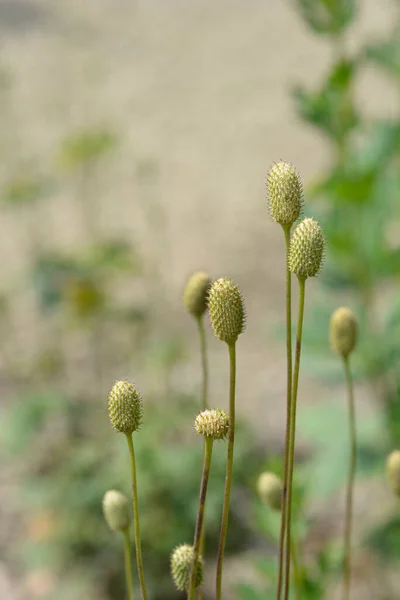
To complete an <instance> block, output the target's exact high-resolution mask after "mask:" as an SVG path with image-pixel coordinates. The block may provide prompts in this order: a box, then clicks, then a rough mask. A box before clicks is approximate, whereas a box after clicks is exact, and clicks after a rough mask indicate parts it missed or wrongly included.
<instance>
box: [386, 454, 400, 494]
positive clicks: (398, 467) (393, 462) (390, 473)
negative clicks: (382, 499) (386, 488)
mask: <svg viewBox="0 0 400 600" xmlns="http://www.w3.org/2000/svg"><path fill="white" fill-rule="evenodd" d="M386 475H387V478H388V481H389V485H390V487H391V488H392V491H393V493H394V495H395V496H397V497H398V498H400V450H394V451H393V452H391V453H390V454H389V456H388V457H387V460H386Z"/></svg>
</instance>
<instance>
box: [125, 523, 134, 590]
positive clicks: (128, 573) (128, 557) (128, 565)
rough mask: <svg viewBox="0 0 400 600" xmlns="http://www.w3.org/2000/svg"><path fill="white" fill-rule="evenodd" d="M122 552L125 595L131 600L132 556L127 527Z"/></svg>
mask: <svg viewBox="0 0 400 600" xmlns="http://www.w3.org/2000/svg"><path fill="white" fill-rule="evenodd" d="M124 551H125V578H126V593H127V597H128V600H133V582H132V554H131V538H130V535H129V527H127V528H126V529H125V531H124Z"/></svg>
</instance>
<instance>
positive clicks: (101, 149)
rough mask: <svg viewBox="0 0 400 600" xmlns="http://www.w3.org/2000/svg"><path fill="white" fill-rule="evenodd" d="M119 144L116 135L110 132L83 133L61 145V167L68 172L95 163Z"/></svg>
mask: <svg viewBox="0 0 400 600" xmlns="http://www.w3.org/2000/svg"><path fill="white" fill-rule="evenodd" d="M116 143H117V137H116V135H115V134H114V133H113V132H111V131H108V130H101V129H99V130H95V131H83V132H81V133H77V134H76V135H73V136H71V137H69V138H67V139H65V140H64V141H63V143H62V145H61V150H60V160H61V165H62V166H63V167H64V168H65V169H66V170H72V171H73V170H75V169H77V168H78V167H81V166H86V165H89V164H92V163H94V162H95V161H97V160H99V159H100V158H102V157H103V156H105V155H106V154H107V153H108V152H110V151H111V150H112V149H113V148H114V147H115V146H116Z"/></svg>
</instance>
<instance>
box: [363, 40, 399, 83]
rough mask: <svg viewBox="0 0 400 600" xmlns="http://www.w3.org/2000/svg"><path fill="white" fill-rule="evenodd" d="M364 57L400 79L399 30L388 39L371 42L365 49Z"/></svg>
mask: <svg viewBox="0 0 400 600" xmlns="http://www.w3.org/2000/svg"><path fill="white" fill-rule="evenodd" d="M364 58H365V59H366V60H367V61H371V62H373V63H375V64H376V65H378V66H379V67H382V68H383V69H385V70H386V71H387V72H388V73H389V74H390V75H394V76H395V77H396V79H397V80H398V79H400V37H399V34H398V32H395V35H394V36H393V37H392V38H391V39H388V40H385V41H383V42H375V43H374V44H370V45H368V46H367V47H366V49H365V50H364Z"/></svg>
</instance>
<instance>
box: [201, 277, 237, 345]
mask: <svg viewBox="0 0 400 600" xmlns="http://www.w3.org/2000/svg"><path fill="white" fill-rule="evenodd" d="M208 309H209V312H210V320H211V326H212V328H213V331H214V335H215V336H216V337H217V338H218V339H219V340H221V341H222V342H226V343H227V344H229V345H231V344H234V343H235V342H236V340H237V339H238V337H239V335H240V334H241V333H242V332H243V331H244V328H245V324H246V313H245V306H244V300H243V297H242V294H241V292H240V290H239V288H238V286H237V285H236V284H235V283H233V281H230V280H229V279H225V278H221V279H217V281H214V283H213V284H212V286H211V289H210V294H209V297H208Z"/></svg>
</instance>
